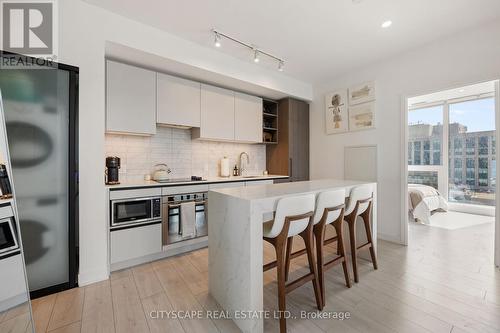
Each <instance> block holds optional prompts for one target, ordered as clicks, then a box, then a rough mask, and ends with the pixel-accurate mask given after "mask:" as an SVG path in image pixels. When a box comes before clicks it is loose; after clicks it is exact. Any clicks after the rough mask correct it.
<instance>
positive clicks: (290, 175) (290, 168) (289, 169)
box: [288, 158, 293, 178]
mask: <svg viewBox="0 0 500 333" xmlns="http://www.w3.org/2000/svg"><path fill="white" fill-rule="evenodd" d="M292 166H293V164H292V158H290V167H289V168H288V173H289V177H290V178H292V175H293V172H292V171H293V169H292Z"/></svg>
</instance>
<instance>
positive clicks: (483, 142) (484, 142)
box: [478, 136, 488, 155]
mask: <svg viewBox="0 0 500 333" xmlns="http://www.w3.org/2000/svg"><path fill="white" fill-rule="evenodd" d="M478 152H479V155H488V137H487V136H481V137H479V149H478Z"/></svg>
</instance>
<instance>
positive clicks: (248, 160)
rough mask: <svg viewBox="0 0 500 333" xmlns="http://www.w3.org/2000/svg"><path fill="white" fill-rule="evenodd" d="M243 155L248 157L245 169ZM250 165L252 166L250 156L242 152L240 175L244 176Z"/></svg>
mask: <svg viewBox="0 0 500 333" xmlns="http://www.w3.org/2000/svg"><path fill="white" fill-rule="evenodd" d="M243 155H245V156H246V157H247V163H246V165H245V167H243V158H242V157H243ZM248 164H250V157H249V156H248V154H247V153H246V152H242V153H241V154H240V175H241V176H243V173H244V172H245V171H246V168H247V167H248Z"/></svg>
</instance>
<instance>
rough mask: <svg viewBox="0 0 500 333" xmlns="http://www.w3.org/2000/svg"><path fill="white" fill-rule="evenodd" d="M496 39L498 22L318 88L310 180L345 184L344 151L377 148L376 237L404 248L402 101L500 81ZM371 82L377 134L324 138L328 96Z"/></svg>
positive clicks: (313, 109)
mask: <svg viewBox="0 0 500 333" xmlns="http://www.w3.org/2000/svg"><path fill="white" fill-rule="evenodd" d="M498 36H500V22H492V23H489V24H486V25H483V26H481V27H477V28H475V29H470V30H468V31H466V32H462V33H460V34H458V35H455V36H451V37H448V38H446V39H443V40H440V41H437V42H435V43H432V44H429V45H426V46H424V47H420V48H418V49H415V50H413V51H411V52H407V53H405V54H401V55H399V56H397V57H394V58H392V59H387V60H384V61H383V62H380V63H377V64H373V65H371V66H367V67H365V68H361V69H359V70H355V71H351V72H349V73H346V74H345V75H341V76H338V77H334V78H332V79H331V80H329V81H328V82H325V83H323V84H318V85H315V86H314V100H313V103H312V104H311V113H310V118H311V119H310V127H311V131H310V132H311V140H310V147H311V160H310V168H311V178H312V179H318V178H343V177H344V147H346V146H355V145H365V144H376V145H377V146H378V166H377V167H378V200H379V201H378V202H379V206H378V225H379V230H378V234H379V237H380V238H381V239H385V240H389V241H394V242H398V243H401V242H403V240H404V233H403V230H402V228H401V221H402V219H403V216H404V214H402V211H401V202H402V199H404V198H406V193H403V192H402V187H401V186H402V183H403V181H404V180H402V176H401V175H402V170H404V169H403V168H405V167H406V163H404V161H402V156H403V155H402V149H406V147H402V146H401V142H402V139H401V135H402V118H401V117H402V115H403V113H402V112H403V111H402V109H403V107H402V100H403V97H404V96H408V97H411V96H416V95H422V94H426V93H431V92H435V91H439V90H444V89H449V88H454V87H460V86H463V85H467V84H471V83H477V82H481V81H488V80H493V79H498V78H500V43H499V42H498ZM371 80H373V81H375V83H376V129H373V130H366V131H359V132H351V133H343V134H335V135H326V133H325V113H324V107H325V106H324V96H325V94H326V93H327V92H331V91H334V90H337V89H343V88H348V87H350V86H352V85H356V84H359V83H362V82H364V81H371ZM325 152H328V154H325ZM405 192H406V191H405Z"/></svg>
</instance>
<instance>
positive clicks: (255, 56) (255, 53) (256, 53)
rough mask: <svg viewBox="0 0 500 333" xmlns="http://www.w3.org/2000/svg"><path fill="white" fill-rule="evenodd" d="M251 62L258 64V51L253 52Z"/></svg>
mask: <svg viewBox="0 0 500 333" xmlns="http://www.w3.org/2000/svg"><path fill="white" fill-rule="evenodd" d="M253 61H254V62H259V61H260V59H259V51H258V50H255V51H254V53H253Z"/></svg>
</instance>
